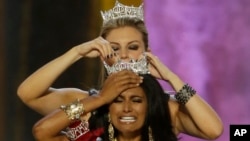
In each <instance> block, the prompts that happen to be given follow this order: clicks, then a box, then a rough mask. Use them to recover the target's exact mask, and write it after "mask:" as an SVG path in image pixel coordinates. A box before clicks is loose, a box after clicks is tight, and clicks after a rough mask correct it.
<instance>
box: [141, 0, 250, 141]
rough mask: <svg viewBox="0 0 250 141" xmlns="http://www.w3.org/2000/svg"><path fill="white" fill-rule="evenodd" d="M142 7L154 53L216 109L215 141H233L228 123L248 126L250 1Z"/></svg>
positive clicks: (154, 0) (157, 0) (172, 0)
mask: <svg viewBox="0 0 250 141" xmlns="http://www.w3.org/2000/svg"><path fill="white" fill-rule="evenodd" d="M144 5H145V20H146V24H147V27H148V30H149V37H150V47H151V50H152V52H153V53H154V54H155V55H157V56H158V57H159V58H160V59H161V60H162V61H163V62H164V63H165V64H166V65H167V66H168V67H169V68H170V69H172V70H173V71H174V72H176V73H177V74H178V75H179V76H180V77H181V78H182V79H183V80H185V81H186V82H188V83H189V84H191V85H192V86H193V87H194V88H196V90H197V91H198V93H199V94H200V95H201V96H202V97H203V98H204V99H205V100H206V101H207V102H208V103H209V104H211V106H212V107H213V108H214V109H215V110H216V111H217V112H218V114H219V115H220V117H221V118H222V120H223V123H224V133H223V135H222V136H221V137H220V138H218V139H217V140H216V141H229V125H230V124H250V102H249V101H250V93H249V92H250V79H249V77H250V65H249V61H250V57H249V56H250V1H249V0H220V1H216V0H145V1H144ZM161 83H162V85H163V86H164V87H165V88H166V89H168V87H167V85H165V84H164V83H163V82H161ZM197 114H198V113H197ZM181 136H182V137H183V139H182V140H185V141H203V140H201V139H197V138H193V137H188V136H185V135H181Z"/></svg>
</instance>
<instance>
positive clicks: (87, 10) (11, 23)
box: [0, 0, 101, 141]
mask: <svg viewBox="0 0 250 141" xmlns="http://www.w3.org/2000/svg"><path fill="white" fill-rule="evenodd" d="M99 3H100V2H99V1H98V0H35V1H32V0H1V1H0V13H1V14H0V21H1V26H0V47H1V49H0V67H1V69H0V94H1V98H0V114H1V117H0V126H1V128H0V140H1V141H32V140H34V139H33V138H32V134H31V129H32V126H33V124H34V123H35V122H36V121H37V120H38V119H39V118H41V116H40V115H38V114H36V113H35V112H34V111H32V110H30V109H29V108H28V107H26V106H25V105H24V104H23V103H22V102H21V101H20V99H18V97H17V95H16V90H17V87H18V85H19V84H20V83H21V82H22V81H23V80H24V79H25V78H26V77H27V76H28V75H30V74H31V73H32V72H34V71H35V70H36V69H38V68H39V67H41V66H42V65H44V64H45V63H47V62H48V61H50V60H52V59H54V58H55V57H57V56H59V55H61V54H62V53H64V52H65V51H67V50H69V49H70V48H72V47H73V46H75V45H78V44H80V43H82V42H85V41H88V40H91V39H94V38H96V37H97V36H98V32H99V29H100V25H101V24H100V22H101V16H100V14H99V10H100V6H101V5H100V4H99ZM97 15H98V16H97ZM98 63H99V62H98V61H97V60H95V59H92V60H91V61H90V60H87V59H82V60H81V61H79V62H77V63H76V64H74V65H73V66H72V67H71V68H69V69H68V70H67V71H66V72H65V73H64V74H63V75H62V76H61V77H60V78H59V79H58V81H56V82H55V84H54V87H78V88H84V89H86V88H90V87H95V86H96V85H97V82H96V80H97V77H98V74H99V71H98ZM88 72H93V73H88ZM83 78H84V80H83Z"/></svg>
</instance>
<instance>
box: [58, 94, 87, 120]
mask: <svg viewBox="0 0 250 141" xmlns="http://www.w3.org/2000/svg"><path fill="white" fill-rule="evenodd" d="M60 109H62V110H63V111H64V112H65V113H66V115H67V116H68V119H69V120H71V121H75V120H78V119H80V117H81V115H82V114H83V113H84V107H83V104H82V103H81V102H80V100H79V99H77V100H76V101H74V102H72V103H71V104H68V105H61V107H60Z"/></svg>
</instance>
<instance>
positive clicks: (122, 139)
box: [114, 135, 141, 141]
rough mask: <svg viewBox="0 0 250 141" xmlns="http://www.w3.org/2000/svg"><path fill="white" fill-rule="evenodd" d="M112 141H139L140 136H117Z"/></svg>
mask: <svg viewBox="0 0 250 141" xmlns="http://www.w3.org/2000/svg"><path fill="white" fill-rule="evenodd" d="M114 141H141V136H123V135H119V136H118V137H117V138H115V140H114Z"/></svg>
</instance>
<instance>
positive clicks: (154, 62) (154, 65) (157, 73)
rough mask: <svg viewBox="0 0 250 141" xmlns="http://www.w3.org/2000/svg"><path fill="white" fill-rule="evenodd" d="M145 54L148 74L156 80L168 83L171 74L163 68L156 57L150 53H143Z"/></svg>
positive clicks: (166, 68)
mask: <svg viewBox="0 0 250 141" xmlns="http://www.w3.org/2000/svg"><path fill="white" fill-rule="evenodd" d="M145 54H146V55H147V59H148V62H149V66H148V67H149V71H150V73H151V74H152V75H153V76H154V77H156V78H157V79H162V80H165V81H168V80H169V77H170V76H171V74H173V72H172V71H171V70H170V69H169V68H168V67H167V66H165V65H164V64H163V63H162V62H161V61H160V60H159V58H158V57H157V56H155V55H153V54H152V53H150V52H145Z"/></svg>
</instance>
